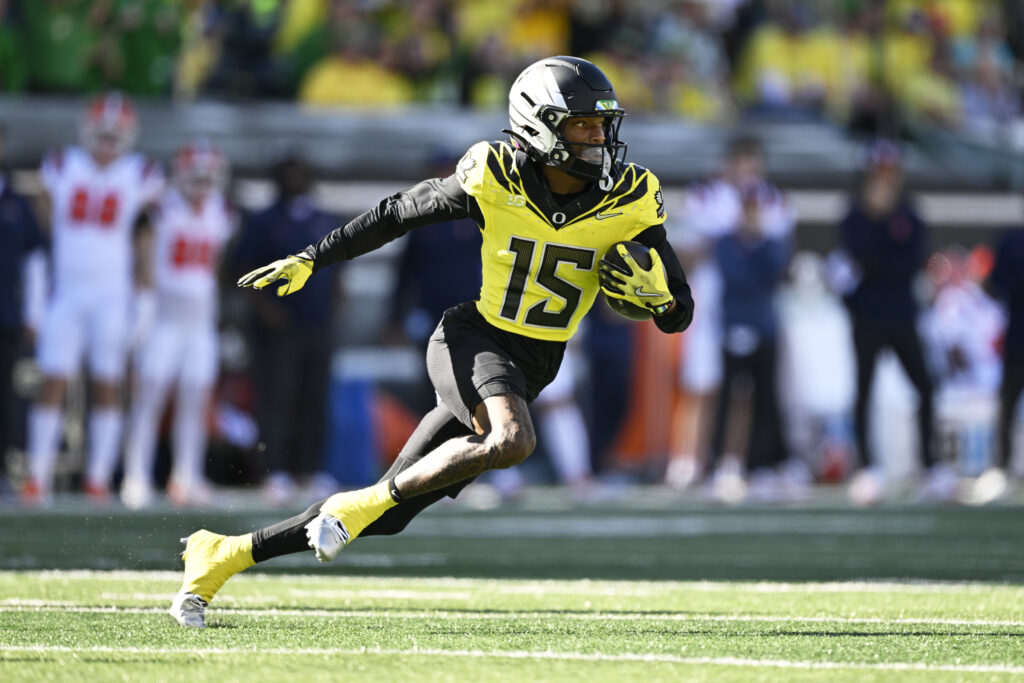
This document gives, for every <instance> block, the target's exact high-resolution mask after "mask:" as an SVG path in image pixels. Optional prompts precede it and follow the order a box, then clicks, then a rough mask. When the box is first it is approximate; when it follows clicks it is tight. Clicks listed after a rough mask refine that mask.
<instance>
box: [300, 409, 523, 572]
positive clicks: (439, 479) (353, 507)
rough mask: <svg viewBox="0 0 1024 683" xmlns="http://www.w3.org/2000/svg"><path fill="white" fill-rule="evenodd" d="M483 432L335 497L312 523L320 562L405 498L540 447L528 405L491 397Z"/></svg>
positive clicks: (477, 415) (477, 417)
mask: <svg viewBox="0 0 1024 683" xmlns="http://www.w3.org/2000/svg"><path fill="white" fill-rule="evenodd" d="M474 422H475V423H476V424H477V425H478V427H479V429H478V433H477V434H472V435H469V436H460V437H456V438H453V439H449V440H448V441H445V442H444V443H442V444H441V445H440V446H438V447H437V448H435V449H434V450H433V451H431V452H430V453H428V454H427V455H426V456H424V457H423V458H422V459H420V460H419V461H417V462H415V463H413V464H412V465H410V466H409V467H408V468H407V469H404V470H402V471H401V472H399V473H398V474H397V475H395V476H394V477H393V478H392V479H391V480H390V481H386V482H381V483H379V484H375V485H374V486H371V487H368V488H365V489H360V490H358V491H346V492H342V493H336V494H334V495H333V496H331V497H330V498H328V499H327V501H326V502H325V503H324V504H323V506H322V507H321V508H320V512H321V514H320V515H319V516H318V517H317V518H316V519H314V520H313V521H312V522H310V523H309V526H307V530H308V532H309V534H308V535H309V542H310V545H311V546H312V548H313V550H314V551H315V552H316V556H317V558H318V559H319V560H321V561H328V560H332V559H334V557H335V556H336V555H337V554H338V553H339V552H341V549H342V548H344V547H345V545H346V544H347V543H349V542H350V541H351V540H352V539H354V538H356V537H357V536H359V534H360V533H362V531H363V529H365V528H366V527H367V526H369V525H370V524H371V523H372V522H374V521H376V520H377V519H378V518H379V517H381V516H382V515H383V514H384V513H385V512H387V511H388V510H389V509H391V508H393V507H394V506H395V505H397V504H398V503H400V502H402V501H403V500H406V499H410V500H411V499H413V498H415V497H417V496H422V495H426V494H430V493H432V492H437V491H441V490H443V489H446V488H447V487H449V486H453V485H457V484H460V483H463V482H467V481H469V480H472V479H474V478H476V477H477V476H479V475H480V474H482V473H484V472H486V471H488V470H493V469H504V468H506V467H512V466H513V465H518V464H519V463H521V462H522V461H523V460H525V459H526V458H527V457H528V456H529V455H530V453H532V452H533V449H534V447H535V446H536V443H537V437H536V436H535V434H534V429H533V422H532V421H531V419H530V412H529V409H528V408H527V405H526V400H525V399H524V398H523V397H522V396H519V395H517V394H512V393H508V394H498V395H495V396H488V397H487V398H485V399H484V400H483V402H482V403H480V404H478V405H477V406H476V409H475V410H474Z"/></svg>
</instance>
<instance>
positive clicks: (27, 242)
mask: <svg viewBox="0 0 1024 683" xmlns="http://www.w3.org/2000/svg"><path fill="white" fill-rule="evenodd" d="M5 136H6V130H5V129H4V127H3V125H2V124H0V244H3V248H2V249H0V463H3V462H5V460H6V457H7V451H8V449H9V448H10V447H11V441H12V437H13V429H12V419H13V412H14V404H15V396H14V385H13V377H12V373H13V371H14V361H15V360H16V359H17V357H18V353H19V352H20V351H21V348H22V345H23V344H25V343H26V342H27V341H28V340H29V337H31V335H32V332H31V331H30V328H29V327H28V323H27V321H25V320H24V319H23V315H22V311H23V301H22V294H23V291H24V290H23V288H22V275H23V272H24V270H25V266H26V263H27V259H28V258H29V254H31V253H32V252H34V251H35V250H37V249H39V248H41V247H42V245H43V236H42V233H40V231H39V224H38V223H37V222H36V217H35V214H34V213H33V212H32V207H31V206H30V205H29V203H28V200H27V199H25V198H24V197H22V196H21V195H20V194H18V193H17V192H15V191H14V188H13V187H12V186H11V176H10V173H9V172H8V170H7V167H6V166H5V165H4V151H5V148H4V143H5Z"/></svg>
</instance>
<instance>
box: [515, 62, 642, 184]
mask: <svg viewBox="0 0 1024 683" xmlns="http://www.w3.org/2000/svg"><path fill="white" fill-rule="evenodd" d="M625 115H626V112H625V111H624V110H623V109H621V108H620V107H619V103H618V101H617V99H616V96H615V91H614V89H613V88H612V85H611V83H610V82H609V81H608V79H607V78H606V77H605V75H604V74H603V73H602V72H601V71H600V69H598V68H597V67H596V66H594V65H593V64H591V63H590V62H588V61H586V60H584V59H579V58H577V57H551V58H549V59H542V60H541V61H539V62H536V63H535V64H533V65H531V66H529V67H527V68H526V69H525V70H524V71H523V72H522V73H521V74H520V75H519V77H518V78H517V79H516V81H515V82H514V83H513V84H512V89H511V91H510V92H509V124H510V130H507V131H505V132H507V133H509V134H510V135H511V136H512V138H513V140H515V142H516V143H517V144H518V145H519V146H520V147H522V148H523V149H524V151H526V153H527V154H528V155H529V156H530V158H532V159H534V160H535V161H538V162H540V163H543V164H546V165H548V166H552V167H554V168H557V169H559V170H560V171H563V172H565V173H568V174H570V175H572V176H575V177H577V178H581V179H583V180H588V181H602V182H604V181H605V180H606V179H609V178H610V172H611V169H612V167H613V165H614V164H615V163H616V161H619V160H620V158H625V152H626V143H624V142H621V141H620V140H619V126H620V124H621V123H622V117H624V116H625ZM581 117H603V118H604V119H605V122H604V138H605V139H604V142H603V143H584V142H570V141H569V140H567V139H566V138H565V134H564V131H565V127H566V125H568V123H569V122H571V120H572V119H574V118H581Z"/></svg>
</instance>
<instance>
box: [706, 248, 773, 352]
mask: <svg viewBox="0 0 1024 683" xmlns="http://www.w3.org/2000/svg"><path fill="white" fill-rule="evenodd" d="M788 260H789V242H788V241H787V240H785V239H782V238H777V237H760V238H751V237H747V236H743V235H740V234H738V233H730V234H726V235H723V236H722V237H720V238H719V239H718V241H717V242H716V243H715V262H716V263H717V264H718V269H719V271H720V272H721V275H722V322H723V323H724V325H725V329H729V328H730V327H734V326H738V325H742V326H744V327H750V328H753V329H754V330H756V331H757V332H758V334H759V335H760V337H761V339H762V340H765V341H769V340H774V339H775V337H776V334H777V332H778V321H777V318H776V314H775V290H776V286H777V285H778V283H779V280H780V279H781V278H782V275H783V273H784V272H785V270H786V264H787V262H788Z"/></svg>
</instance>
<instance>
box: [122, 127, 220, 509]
mask: <svg viewBox="0 0 1024 683" xmlns="http://www.w3.org/2000/svg"><path fill="white" fill-rule="evenodd" d="M226 177H227V163H226V160H225V159H224V156H223V155H222V154H221V153H220V151H218V150H217V149H216V148H214V147H213V146H211V145H210V144H209V143H207V142H197V143H191V144H187V145H185V146H183V147H182V148H181V149H180V150H178V152H177V154H176V155H175V157H174V165H173V169H172V175H171V180H172V184H171V188H170V189H169V190H168V191H167V192H166V193H165V194H164V196H163V197H162V198H161V200H160V203H159V204H158V205H157V207H156V208H155V210H154V211H153V212H151V214H152V221H153V234H152V251H151V254H150V255H149V256H150V258H149V259H148V260H149V264H150V266H151V269H152V276H153V285H154V290H155V292H154V293H155V297H156V304H157V305H156V315H155V320H154V321H153V323H152V327H151V329H150V330H148V332H147V333H146V334H145V336H144V338H143V339H142V340H141V345H140V348H139V351H138V356H137V358H136V366H135V370H136V372H135V385H134V387H133V391H132V404H131V413H130V418H129V424H128V438H127V446H126V449H125V480H124V483H123V486H122V489H121V498H122V501H123V502H124V503H125V505H127V506H128V507H130V508H139V507H143V506H145V505H147V504H148V503H149V502H150V500H151V499H152V496H153V456H154V452H155V450H156V435H157V428H158V426H159V421H160V416H161V414H162V413H163V408H164V405H165V403H166V400H167V396H168V393H169V392H170V389H171V386H172V385H175V384H176V385H177V395H176V400H175V402H174V427H173V441H174V446H173V467H172V471H171V477H170V481H169V483H168V485H167V494H168V497H169V498H170V499H171V501H172V502H173V503H175V504H176V505H190V504H196V503H204V502H207V501H209V499H210V491H209V485H208V484H206V482H205V478H204V476H203V456H204V455H205V453H206V438H207V430H206V411H207V408H208V404H209V399H210V390H211V388H212V386H213V382H214V380H215V379H216V376H217V300H218V297H217V278H216V268H217V264H218V261H219V257H220V253H221V250H222V248H223V246H224V244H225V242H226V241H227V240H228V238H229V236H230V234H231V231H232V226H233V225H234V218H233V215H232V211H231V210H230V209H229V207H228V204H227V201H226V200H225V198H224V195H223V193H222V188H223V186H224V182H225V180H226Z"/></svg>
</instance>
